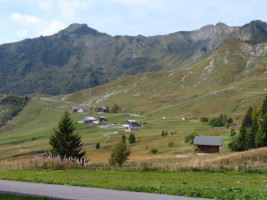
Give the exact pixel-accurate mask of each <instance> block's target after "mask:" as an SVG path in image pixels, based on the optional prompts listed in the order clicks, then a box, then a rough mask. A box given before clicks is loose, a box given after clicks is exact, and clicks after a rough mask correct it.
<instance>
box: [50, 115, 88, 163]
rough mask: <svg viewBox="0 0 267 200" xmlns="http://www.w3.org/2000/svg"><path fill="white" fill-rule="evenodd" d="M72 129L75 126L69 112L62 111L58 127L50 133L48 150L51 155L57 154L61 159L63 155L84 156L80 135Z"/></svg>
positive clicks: (78, 157)
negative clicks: (49, 147)
mask: <svg viewBox="0 0 267 200" xmlns="http://www.w3.org/2000/svg"><path fill="white" fill-rule="evenodd" d="M74 131H75V126H74V124H73V120H72V119H71V118H70V114H69V113H68V112H64V114H63V115H62V117H61V119H60V121H59V123H58V129H55V130H54V134H52V135H51V137H50V140H49V144H50V146H51V150H50V151H51V153H52V155H53V156H58V155H59V156H60V157H61V159H63V158H64V157H66V158H70V157H72V158H76V159H81V158H83V157H84V155H85V151H82V147H83V144H82V141H81V137H80V136H79V135H78V134H76V133H75V132H74Z"/></svg>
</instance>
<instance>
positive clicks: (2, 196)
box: [0, 193, 52, 200]
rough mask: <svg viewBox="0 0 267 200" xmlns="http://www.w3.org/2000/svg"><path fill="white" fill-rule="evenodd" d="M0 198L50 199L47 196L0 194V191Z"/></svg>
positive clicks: (19, 199)
mask: <svg viewBox="0 0 267 200" xmlns="http://www.w3.org/2000/svg"><path fill="white" fill-rule="evenodd" d="M0 199H4V200H35V199H36V200H52V199H51V198H48V197H31V196H19V195H14V194H1V193H0Z"/></svg>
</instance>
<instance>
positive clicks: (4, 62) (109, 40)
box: [0, 23, 239, 95]
mask: <svg viewBox="0 0 267 200" xmlns="http://www.w3.org/2000/svg"><path fill="white" fill-rule="evenodd" d="M238 30H239V28H238V27H228V26H226V25H225V24H222V23H218V24H217V25H215V26H213V25H208V26H205V27H203V28H201V29H199V30H196V31H189V32H176V33H172V34H169V35H163V36H153V37H144V36H141V35H138V36H135V37H133V36H115V37H112V36H110V35H107V34H104V33H100V32H98V31H97V30H94V29H92V28H89V27H88V26H87V25H86V24H72V25H70V26H69V27H68V28H66V29H64V30H62V31H60V32H59V33H57V34H55V35H52V36H48V37H42V36H41V37H38V38H35V39H26V40H23V41H20V42H16V43H11V44H4V45H1V46H0V93H2V94H17V95H25V94H32V93H40V94H50V95H58V94H64V93H71V92H75V91H79V90H81V89H85V88H89V87H93V86H97V85H100V84H103V83H107V82H109V81H112V80H115V79H116V78H118V77H119V76H121V75H133V74H137V73H142V72H152V71H164V70H171V69H178V68H184V67H188V66H190V65H191V64H194V63H197V62H198V61H200V60H201V59H203V58H205V57H207V56H208V55H209V54H210V53H212V52H213V51H214V50H216V49H217V48H218V47H219V46H220V45H221V43H222V42H223V41H224V40H225V39H227V38H229V37H232V36H233V35H234V34H235V33H236V32H237V31H238Z"/></svg>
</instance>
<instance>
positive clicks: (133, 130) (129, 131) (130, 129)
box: [125, 126, 139, 133]
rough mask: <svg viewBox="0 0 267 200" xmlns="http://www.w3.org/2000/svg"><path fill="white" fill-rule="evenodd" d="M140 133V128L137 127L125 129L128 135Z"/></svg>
mask: <svg viewBox="0 0 267 200" xmlns="http://www.w3.org/2000/svg"><path fill="white" fill-rule="evenodd" d="M138 131H139V127H137V126H126V127H125V132H126V133H136V132H138Z"/></svg>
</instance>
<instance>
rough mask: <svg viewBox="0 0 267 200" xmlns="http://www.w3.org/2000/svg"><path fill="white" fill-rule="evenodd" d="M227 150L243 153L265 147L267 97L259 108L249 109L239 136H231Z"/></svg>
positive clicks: (266, 139) (266, 135) (266, 140)
mask: <svg viewBox="0 0 267 200" xmlns="http://www.w3.org/2000/svg"><path fill="white" fill-rule="evenodd" d="M232 135H233V137H232V142H231V143H229V148H230V149H231V150H233V151H244V150H248V149H252V148H259V147H263V146H267V96H266V98H265V100H264V101H263V105H262V106H260V107H251V106H250V107H249V108H248V110H247V112H246V114H245V117H244V119H243V121H242V125H241V127H240V129H239V134H238V135H237V136H235V135H234V134H232ZM234 136H235V137H234Z"/></svg>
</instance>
